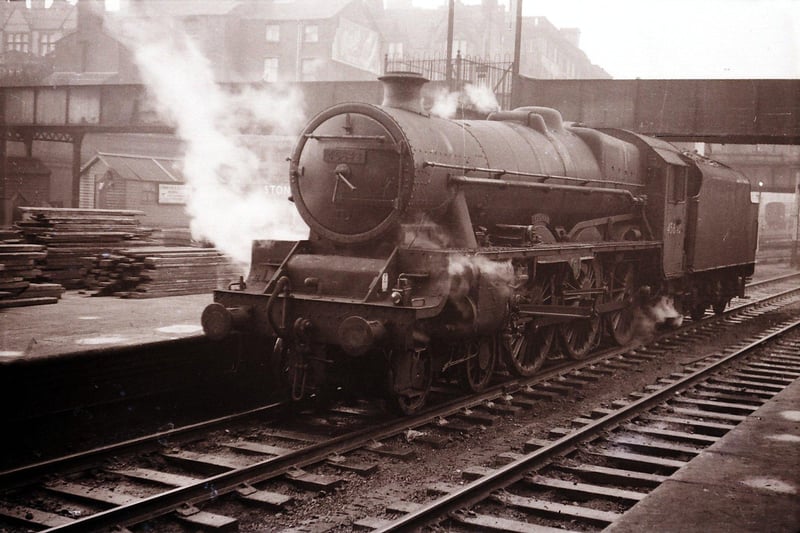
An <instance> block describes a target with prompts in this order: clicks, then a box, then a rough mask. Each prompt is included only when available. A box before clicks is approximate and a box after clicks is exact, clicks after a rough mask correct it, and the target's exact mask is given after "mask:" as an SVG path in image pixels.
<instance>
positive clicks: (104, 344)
mask: <svg viewBox="0 0 800 533" xmlns="http://www.w3.org/2000/svg"><path fill="white" fill-rule="evenodd" d="M212 301H213V297H212V294H211V293H210V292H209V293H208V294H193V295H189V296H171V297H169V298H149V299H143V300H125V299H121V298H110V297H91V296H87V295H84V294H80V293H79V292H76V291H68V292H67V293H65V294H64V295H63V296H62V299H61V300H60V301H59V302H58V303H56V304H48V305H36V306H31V307H14V308H9V309H3V310H0V365H2V364H4V363H9V362H12V361H15V360H16V361H19V360H20V359H38V358H43V357H52V356H58V355H63V354H71V353H80V352H87V351H91V350H93V349H102V348H109V347H119V346H132V345H137V344H145V343H151V342H158V341H165V340H170V339H179V338H186V337H195V336H200V335H202V334H203V331H202V327H201V326H200V315H201V314H202V312H203V309H204V308H205V306H206V305H208V304H210V303H211V302H212Z"/></svg>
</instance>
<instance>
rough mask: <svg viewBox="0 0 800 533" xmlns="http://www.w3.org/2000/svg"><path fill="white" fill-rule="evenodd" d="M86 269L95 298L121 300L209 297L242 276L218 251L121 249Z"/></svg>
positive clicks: (89, 285) (204, 249) (88, 264)
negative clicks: (179, 296) (204, 295)
mask: <svg viewBox="0 0 800 533" xmlns="http://www.w3.org/2000/svg"><path fill="white" fill-rule="evenodd" d="M89 261H91V263H89ZM85 266H86V268H87V270H88V274H87V285H88V287H89V289H90V290H93V291H94V292H93V293H92V295H93V296H110V295H113V296H119V297H122V298H156V297H161V296H178V295H184V294H202V293H207V292H211V291H212V290H214V289H216V288H218V287H223V286H224V287H227V285H228V284H229V283H230V282H232V281H235V280H238V278H239V275H240V274H241V273H240V272H239V270H238V269H237V268H236V267H234V266H233V265H232V264H231V262H230V261H229V260H228V259H227V258H226V257H225V256H224V255H223V254H221V253H220V252H218V251H217V250H215V249H213V248H193V247H188V246H181V247H167V246H154V247H141V248H128V249H121V250H117V251H116V252H115V253H109V254H101V255H99V256H97V257H95V258H94V259H92V260H90V259H88V258H87V263H86V264H85Z"/></svg>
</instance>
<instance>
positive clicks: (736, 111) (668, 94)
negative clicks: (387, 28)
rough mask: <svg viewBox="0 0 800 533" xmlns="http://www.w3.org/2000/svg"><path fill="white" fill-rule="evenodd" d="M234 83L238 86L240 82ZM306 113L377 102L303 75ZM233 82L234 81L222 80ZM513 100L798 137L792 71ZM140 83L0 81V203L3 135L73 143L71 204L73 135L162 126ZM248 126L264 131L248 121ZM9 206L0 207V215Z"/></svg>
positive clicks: (655, 128) (585, 118)
mask: <svg viewBox="0 0 800 533" xmlns="http://www.w3.org/2000/svg"><path fill="white" fill-rule="evenodd" d="M239 87H243V85H242V86H239ZM289 87H292V88H297V89H299V90H300V91H302V93H303V96H304V101H305V103H306V104H305V112H306V116H307V117H311V116H313V115H314V114H316V113H317V112H319V111H321V110H322V109H324V108H325V107H328V106H330V105H332V104H335V103H339V102H344V101H360V102H372V103H380V101H381V99H382V88H381V85H380V84H379V83H378V82H376V81H352V82H306V83H296V84H291V85H289ZM230 88H231V89H233V90H235V89H236V88H237V85H231V86H230ZM511 101H512V106H513V107H518V106H522V105H540V106H547V107H554V108H556V109H559V110H560V111H561V113H562V115H563V116H564V119H565V120H571V121H578V122H582V123H585V124H587V125H590V126H593V127H606V126H607V127H617V128H625V129H630V130H633V131H637V132H640V133H644V134H647V135H653V136H656V137H662V138H665V139H667V140H672V141H702V142H714V143H742V144H755V143H765V144H800V80H537V79H530V78H525V77H518V78H516V79H515V81H514V84H513V89H512V97H511ZM173 131H174V127H173V125H171V124H169V123H167V122H165V121H164V120H163V119H162V118H161V117H160V116H159V114H158V113H157V111H156V108H155V104H154V102H153V99H152V98H151V96H150V95H149V93H148V91H147V89H146V87H145V86H143V85H130V84H126V85H59V86H28V87H0V162H2V165H0V209H3V208H2V206H4V205H5V204H6V201H5V200H6V187H5V183H6V173H7V165H6V162H7V157H6V145H7V142H9V141H11V142H21V143H24V144H25V147H26V153H27V155H29V156H32V155H35V154H33V153H32V151H33V141H52V142H66V143H71V144H72V146H73V150H72V153H73V158H72V183H71V191H72V199H71V200H72V202H71V204H72V206H77V205H78V199H79V196H80V179H79V177H80V176H79V175H80V164H81V160H80V154H81V143H82V142H83V138H84V136H85V135H87V134H90V133H170V132H173ZM248 133H265V134H266V133H270V132H268V131H260V132H259V131H250V132H248ZM7 218H8V214H7V213H3V212H0V222H2V221H4V220H7Z"/></svg>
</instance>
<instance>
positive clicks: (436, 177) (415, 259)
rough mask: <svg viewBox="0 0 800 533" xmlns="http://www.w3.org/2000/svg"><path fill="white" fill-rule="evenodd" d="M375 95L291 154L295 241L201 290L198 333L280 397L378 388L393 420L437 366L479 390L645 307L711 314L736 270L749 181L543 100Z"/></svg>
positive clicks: (742, 273) (751, 212) (424, 389)
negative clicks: (466, 102) (237, 343)
mask: <svg viewBox="0 0 800 533" xmlns="http://www.w3.org/2000/svg"><path fill="white" fill-rule="evenodd" d="M380 79H381V81H382V82H383V84H384V101H383V103H382V105H371V104H364V103H347V104H340V105H335V106H333V107H331V108H329V109H327V110H325V111H323V112H322V113H320V114H319V115H318V116H316V117H315V118H313V119H312V120H311V122H310V123H309V124H308V125H307V126H306V128H305V129H304V131H303V132H302V134H301V135H300V137H299V139H298V141H297V144H296V147H295V148H294V151H293V154H292V156H291V163H290V183H291V190H292V197H291V198H290V199H291V200H292V201H294V203H295V205H296V207H297V209H298V211H299V213H300V215H301V216H302V217H303V219H304V220H305V221H306V223H307V224H308V225H309V227H310V235H309V238H308V239H307V240H303V241H298V242H288V241H255V242H254V243H253V248H252V263H251V270H250V273H249V277H248V278H247V280H246V281H245V282H243V283H240V284H239V285H238V286H236V287H232V288H231V289H230V290H218V291H215V293H214V303H212V304H211V305H209V306H208V307H207V308H206V309H205V310H204V312H203V316H202V324H203V328H204V331H205V333H206V335H207V336H208V337H209V338H211V339H224V338H226V337H228V336H229V335H231V334H233V333H236V334H240V335H243V336H245V337H247V338H250V339H257V340H258V342H259V343H260V344H261V345H268V346H270V347H272V346H273V341H274V347H273V348H272V350H269V348H267V347H265V348H264V350H265V352H269V353H268V355H269V357H271V358H273V361H274V363H275V371H276V373H278V374H280V375H281V376H282V377H283V378H284V382H285V384H286V387H287V389H288V392H289V393H290V394H291V396H292V398H294V399H301V398H303V397H307V396H309V395H314V394H321V393H322V392H323V391H324V390H325V389H326V388H329V387H336V386H341V384H342V383H348V384H349V385H350V386H353V387H356V388H362V389H377V390H380V391H381V393H382V394H385V396H386V398H387V400H388V405H389V406H390V407H392V408H393V409H395V410H396V411H399V412H400V413H406V414H409V413H413V412H416V411H418V410H419V409H420V408H422V407H423V406H424V404H425V401H426V397H427V396H428V393H429V391H430V389H431V384H432V382H433V380H434V379H435V378H437V377H438V376H442V375H444V376H448V377H450V378H453V379H458V380H459V382H460V383H462V384H463V386H464V387H466V388H467V389H469V390H474V391H477V390H481V389H482V388H484V387H486V385H487V384H488V383H489V381H490V380H491V378H492V374H493V372H494V370H495V368H496V365H499V364H501V363H500V361H502V364H504V365H505V367H506V369H507V370H508V371H510V372H511V373H513V374H516V375H518V376H530V375H533V374H534V373H535V372H536V371H537V370H538V369H539V368H540V367H541V365H542V364H543V363H544V362H545V360H546V359H547V358H548V357H549V356H550V355H552V354H554V353H556V352H559V353H561V354H563V355H565V356H567V357H570V358H574V359H581V358H585V357H587V356H588V354H589V353H590V352H591V351H592V350H593V349H594V348H595V347H596V346H597V345H598V344H599V342H600V340H601V338H603V337H605V338H608V339H610V340H611V341H613V342H615V343H618V344H620V345H624V344H626V343H628V342H630V341H631V338H632V336H633V329H634V315H635V309H636V308H637V306H639V305H641V304H642V303H643V302H645V301H647V300H649V299H654V298H659V297H669V298H671V299H672V300H674V302H675V305H676V307H678V308H679V309H680V310H681V312H687V313H690V314H691V315H692V316H694V317H699V316H702V315H703V313H705V311H706V309H707V308H708V307H709V306H711V307H713V309H714V310H715V311H716V312H722V311H723V310H724V308H725V306H726V305H727V303H728V302H729V301H730V299H731V298H732V297H734V296H737V295H743V291H744V286H745V282H746V280H747V279H748V277H749V276H751V275H752V273H753V269H754V257H755V248H756V232H757V206H756V205H754V204H752V203H751V200H750V185H749V182H748V181H747V179H746V178H745V177H744V176H743V175H742V174H740V173H739V172H736V171H734V170H732V169H730V168H728V167H726V166H724V165H722V164H720V163H717V162H715V161H712V160H710V159H706V158H704V157H702V156H699V155H697V154H694V153H687V152H682V151H680V150H678V149H677V148H676V147H674V146H673V145H671V144H669V143H667V142H664V141H661V140H659V139H655V138H651V137H646V136H643V135H639V134H637V133H634V132H631V131H625V130H619V129H594V128H590V127H587V126H584V125H581V124H574V123H565V122H564V121H563V120H562V117H561V115H560V113H559V112H558V111H556V110H554V109H549V108H543V107H521V108H518V109H514V110H513V111H497V112H495V113H492V114H491V115H489V116H488V118H487V119H486V120H450V119H445V118H438V117H435V116H431V115H429V114H428V113H426V111H425V109H424V107H423V105H422V97H421V89H422V86H423V84H425V83H426V82H427V81H428V80H426V79H425V78H423V77H422V76H419V75H417V74H413V73H387V75H385V76H383V77H382V78H380Z"/></svg>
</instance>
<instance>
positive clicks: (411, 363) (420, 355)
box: [387, 348, 433, 415]
mask: <svg viewBox="0 0 800 533" xmlns="http://www.w3.org/2000/svg"><path fill="white" fill-rule="evenodd" d="M431 383H433V364H432V362H431V357H430V354H429V353H428V351H427V350H426V349H424V348H419V349H414V350H407V351H406V352H401V354H400V355H397V354H392V356H391V359H390V361H389V372H388V386H387V389H388V401H387V405H388V407H389V409H391V410H392V411H394V412H396V413H398V414H401V415H413V414H415V413H417V412H419V411H420V410H421V409H422V408H423V407H424V406H425V401H426V400H427V398H428V393H429V392H430V390H431Z"/></svg>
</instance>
